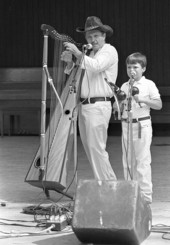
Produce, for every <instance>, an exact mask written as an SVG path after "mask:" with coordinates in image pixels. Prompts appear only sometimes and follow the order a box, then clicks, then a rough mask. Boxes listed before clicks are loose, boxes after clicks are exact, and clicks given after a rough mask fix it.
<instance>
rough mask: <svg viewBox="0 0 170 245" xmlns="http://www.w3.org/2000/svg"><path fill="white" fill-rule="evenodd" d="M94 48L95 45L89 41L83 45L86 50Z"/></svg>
mask: <svg viewBox="0 0 170 245" xmlns="http://www.w3.org/2000/svg"><path fill="white" fill-rule="evenodd" d="M92 48H93V46H92V44H91V43H88V44H84V45H83V49H84V50H88V49H92Z"/></svg>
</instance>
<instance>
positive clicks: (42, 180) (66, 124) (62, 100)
mask: <svg viewBox="0 0 170 245" xmlns="http://www.w3.org/2000/svg"><path fill="white" fill-rule="evenodd" d="M41 29H42V31H43V34H44V47H43V69H42V100H41V137H40V147H39V148H38V150H37V153H36V155H35V157H34V159H33V161H32V164H31V166H30V168H29V170H28V173H27V175H26V177H25V182H28V183H29V184H31V185H33V186H35V187H39V188H43V190H44V191H45V193H46V195H49V193H48V191H49V190H54V191H57V192H59V193H62V194H64V195H66V196H68V197H70V198H72V197H71V196H70V195H68V194H67V193H66V192H63V190H64V189H65V188H66V180H67V166H68V164H69V161H70V159H71V156H72V150H73V141H74V134H75V133H77V132H74V130H75V126H74V123H75V119H76V118H75V117H77V113H75V112H76V110H77V105H78V101H79V91H80V86H81V84H80V83H81V76H82V70H81V68H80V66H75V67H74V69H73V70H72V72H71V74H70V75H69V76H67V75H66V74H64V68H65V62H63V61H61V59H60V56H61V53H62V51H63V49H64V47H63V42H64V41H67V42H72V43H74V44H76V45H77V46H81V44H78V43H75V41H74V40H73V39H71V38H70V37H68V36H66V35H61V34H59V33H58V32H57V31H56V30H54V28H53V27H51V26H49V25H45V24H43V25H42V26H41ZM48 36H50V37H51V38H52V40H53V41H54V60H53V63H54V65H53V71H52V73H53V75H52V77H51V75H50V72H49V70H48V66H47V59H48V49H49V47H48ZM48 82H49V84H50V85H51V86H50V87H52V89H51V93H50V101H51V102H50V120H49V124H48V125H47V127H46V120H45V115H46V98H47V87H48ZM56 95H57V96H56Z"/></svg>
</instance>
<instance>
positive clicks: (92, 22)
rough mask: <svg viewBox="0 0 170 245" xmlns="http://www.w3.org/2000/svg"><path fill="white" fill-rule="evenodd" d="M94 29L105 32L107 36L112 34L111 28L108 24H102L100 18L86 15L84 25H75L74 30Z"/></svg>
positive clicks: (85, 30)
mask: <svg viewBox="0 0 170 245" xmlns="http://www.w3.org/2000/svg"><path fill="white" fill-rule="evenodd" d="M96 29H97V30H100V31H102V32H105V33H106V35H107V36H111V35H112V34H113V29H112V28H111V27H110V26H108V25H104V24H102V22H101V20H100V19H99V18H98V17H96V16H90V17H87V20H86V23H85V27H84V28H81V27H77V28H76V31H77V32H82V33H85V32H87V31H91V30H96Z"/></svg>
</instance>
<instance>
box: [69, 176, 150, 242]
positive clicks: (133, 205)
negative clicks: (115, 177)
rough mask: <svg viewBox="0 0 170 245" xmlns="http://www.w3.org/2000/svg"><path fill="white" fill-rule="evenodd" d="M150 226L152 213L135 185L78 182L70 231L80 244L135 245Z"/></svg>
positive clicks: (94, 181)
mask: <svg viewBox="0 0 170 245" xmlns="http://www.w3.org/2000/svg"><path fill="white" fill-rule="evenodd" d="M151 224H152V214H151V209H150V207H149V205H147V204H146V202H145V201H144V199H143V198H142V195H141V192H140V189H139V186H138V183H137V182H136V181H97V180H79V181H78V184H77V190H76V195H75V204H74V212H73V219H72V229H73V231H74V233H75V235H76V236H77V238H78V239H79V240H80V241H81V242H83V243H93V244H116V245H119V244H122V245H138V244H140V243H141V242H142V241H144V240H145V239H146V238H147V237H148V236H149V234H150V230H151Z"/></svg>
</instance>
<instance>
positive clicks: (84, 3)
mask: <svg viewBox="0 0 170 245" xmlns="http://www.w3.org/2000/svg"><path fill="white" fill-rule="evenodd" d="M169 13H170V1H169V0H1V1H0V29H1V38H0V67H1V68H5V67H41V66H42V48H43V35H42V31H41V29H40V27H41V24H48V25H51V26H53V27H54V28H55V29H56V30H57V31H58V32H59V33H65V34H67V35H70V36H71V37H72V38H73V39H74V40H76V41H77V42H81V43H84V42H85V40H84V37H83V35H82V34H79V33H76V31H75V29H76V27H78V26H81V27H84V24H85V20H86V18H87V16H91V15H95V16H98V17H100V18H101V20H102V22H103V23H104V24H108V25H110V26H112V27H113V28H114V35H113V36H112V37H111V38H110V39H108V40H107V41H108V42H110V43H111V44H112V45H114V46H115V47H116V49H117V50H118V54H119V74H118V80H117V84H118V85H121V84H122V83H123V82H125V81H126V80H127V75H126V67H125V59H126V57H127V56H128V55H129V54H130V53H133V52H136V51H141V52H143V53H145V54H146V56H147V58H148V66H147V71H146V74H145V75H146V76H147V77H148V78H150V79H152V80H153V81H154V82H155V83H156V84H157V85H158V86H161V87H166V86H169V80H170V69H169V67H170V49H169V43H170V14H169ZM50 52H52V51H50V50H49V61H48V62H49V66H52V62H53V60H52V58H53V55H51V54H50Z"/></svg>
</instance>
